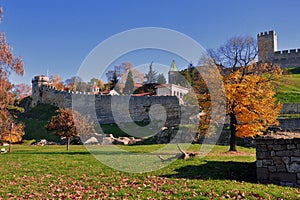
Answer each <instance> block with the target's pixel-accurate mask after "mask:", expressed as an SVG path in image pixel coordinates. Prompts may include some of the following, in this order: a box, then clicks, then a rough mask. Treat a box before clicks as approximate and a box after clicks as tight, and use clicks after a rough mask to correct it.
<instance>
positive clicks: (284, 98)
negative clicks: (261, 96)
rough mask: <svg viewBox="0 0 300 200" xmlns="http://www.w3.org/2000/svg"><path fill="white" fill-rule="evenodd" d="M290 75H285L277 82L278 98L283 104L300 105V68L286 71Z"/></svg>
mask: <svg viewBox="0 0 300 200" xmlns="http://www.w3.org/2000/svg"><path fill="white" fill-rule="evenodd" d="M286 70H287V71H288V72H289V73H290V74H288V75H284V76H283V78H282V80H281V81H279V82H277V84H278V86H279V87H277V91H276V92H277V94H276V97H277V99H278V100H279V101H280V102H281V103H300V68H290V69H286Z"/></svg>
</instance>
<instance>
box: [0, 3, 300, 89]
mask: <svg viewBox="0 0 300 200" xmlns="http://www.w3.org/2000/svg"><path fill="white" fill-rule="evenodd" d="M0 5H1V6H2V7H3V8H4V21H3V23H2V24H0V31H4V32H5V34H6V37H7V41H8V42H9V43H10V44H11V45H12V46H13V52H14V54H16V55H19V56H21V57H22V58H23V61H24V64H25V70H26V75H25V76H24V77H15V76H12V77H11V80H12V82H14V83H20V82H25V83H27V84H30V81H31V78H32V77H33V76H34V75H38V74H46V73H47V71H48V73H49V75H50V74H59V75H61V76H62V77H63V78H64V79H66V78H69V77H71V76H73V75H76V73H77V71H78V69H79V67H80V65H81V63H82V62H83V61H84V59H85V58H86V56H87V55H88V54H89V53H90V52H91V51H92V49H93V48H95V47H96V46H97V45H98V44H99V43H101V42H103V41H104V40H105V39H107V38H109V37H111V36H112V35H114V34H118V33H120V32H123V31H126V30H129V29H133V28H141V27H163V28H168V29H172V30H175V31H178V32H181V33H183V34H186V35H187V36H189V37H191V38H193V39H194V40H196V41H197V42H198V43H199V44H201V45H202V46H203V47H204V48H205V49H209V48H217V47H218V46H219V45H221V44H223V43H224V42H225V41H226V40H227V39H228V38H230V37H232V36H236V35H251V36H254V37H256V34H257V33H258V32H261V31H268V30H272V29H274V30H275V31H276V32H277V34H278V47H279V49H289V48H299V47H300V26H299V25H300V21H299V16H300V15H299V7H300V1H297V0H294V1H293V0H287V1H274V0H273V1H257V0H254V1H237V0H231V1H230V0H228V1H224V0H210V1H205V0H202V1H201V0H195V1H193V0H190V1H183V0H182V1H179V0H164V1H162V0H151V1H146V0H145V1H142V0H107V1H104V0H103V1H101V0H88V1H84V0H43V1H41V0H26V1H24V0H2V1H1V3H0ZM154 58H155V56H154ZM125 59H126V58H125ZM130 59H131V60H124V61H131V62H132V63H133V64H134V65H138V64H139V63H138V62H141V61H138V59H140V60H141V58H136V59H137V60H135V58H134V57H130ZM152 60H153V59H151V58H149V56H145V59H144V61H143V62H144V63H148V62H149V63H150V62H151V61H152ZM167 60H169V59H167ZM153 61H154V63H155V62H156V61H155V60H153ZM167 62H169V64H171V58H170V61H167ZM164 64H168V63H164ZM181 65H185V64H184V63H183V62H179V63H178V67H179V68H184V67H186V66H181ZM101 67H103V66H99V68H101Z"/></svg>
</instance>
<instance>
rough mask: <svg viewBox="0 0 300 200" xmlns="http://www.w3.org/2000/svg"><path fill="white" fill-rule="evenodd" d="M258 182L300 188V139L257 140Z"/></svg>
mask: <svg viewBox="0 0 300 200" xmlns="http://www.w3.org/2000/svg"><path fill="white" fill-rule="evenodd" d="M255 143H256V159H257V160H256V167H257V180H258V181H259V182H260V183H266V184H269V183H273V184H278V185H285V186H292V187H298V188H300V138H293V139H289V138H287V139H284V138H280V139H277V138H260V139H257V140H256V142H255Z"/></svg>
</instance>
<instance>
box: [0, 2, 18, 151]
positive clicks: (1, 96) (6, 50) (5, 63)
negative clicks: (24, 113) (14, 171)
mask: <svg viewBox="0 0 300 200" xmlns="http://www.w3.org/2000/svg"><path fill="white" fill-rule="evenodd" d="M2 13H3V10H2V8H1V7H0V20H2ZM11 73H15V74H17V75H24V65H23V62H22V59H21V58H20V57H15V56H14V55H13V54H12V49H11V47H10V45H9V44H8V43H7V42H6V38H5V34H4V33H3V32H0V140H2V141H8V142H10V151H11V143H12V142H19V141H21V140H22V135H23V134H24V131H23V125H22V124H18V123H15V122H14V121H15V120H14V118H15V117H14V116H13V115H12V114H11V113H10V112H9V107H10V106H12V105H13V103H14V101H15V95H14V94H13V93H12V91H11V90H12V87H13V86H12V84H11V83H10V82H9V75H10V74H11ZM13 124H14V125H13ZM8 135H9V136H8Z"/></svg>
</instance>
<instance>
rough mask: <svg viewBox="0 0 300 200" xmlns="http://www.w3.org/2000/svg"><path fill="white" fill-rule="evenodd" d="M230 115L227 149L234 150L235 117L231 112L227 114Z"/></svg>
mask: <svg viewBox="0 0 300 200" xmlns="http://www.w3.org/2000/svg"><path fill="white" fill-rule="evenodd" d="M229 117H230V148H229V151H237V150H236V125H237V119H236V116H235V115H234V114H233V113H230V114H229Z"/></svg>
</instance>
